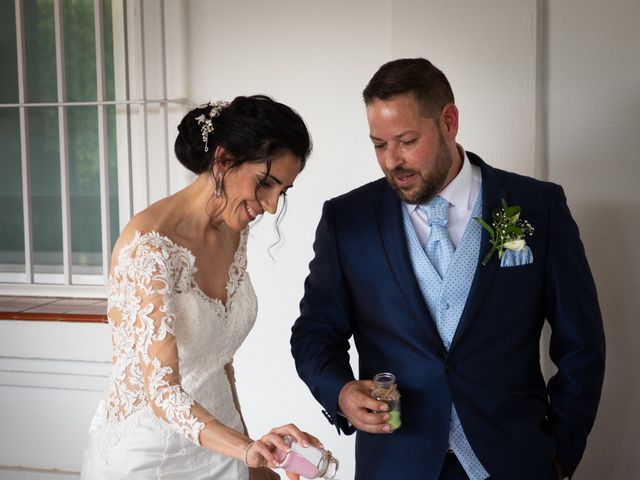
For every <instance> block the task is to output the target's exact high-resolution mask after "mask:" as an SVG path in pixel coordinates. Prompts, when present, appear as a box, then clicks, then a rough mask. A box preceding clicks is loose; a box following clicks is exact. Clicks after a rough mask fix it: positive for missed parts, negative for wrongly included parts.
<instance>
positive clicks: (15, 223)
mask: <svg viewBox="0 0 640 480" xmlns="http://www.w3.org/2000/svg"><path fill="white" fill-rule="evenodd" d="M0 145H2V153H1V154H0V155H1V158H2V175H0V211H2V215H0V231H1V232H2V235H0V264H1V265H2V270H3V271H11V272H24V222H23V214H22V212H23V210H22V168H21V164H20V122H19V113H18V109H17V108H15V109H14V108H2V109H0Z"/></svg>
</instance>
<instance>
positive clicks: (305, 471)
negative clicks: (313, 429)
mask: <svg viewBox="0 0 640 480" xmlns="http://www.w3.org/2000/svg"><path fill="white" fill-rule="evenodd" d="M284 441H285V442H286V444H287V445H288V446H289V447H290V449H291V450H289V452H285V451H284V450H280V449H278V450H276V453H275V456H276V459H277V460H278V462H279V463H278V467H280V468H283V469H285V470H287V471H288V472H293V473H297V474H299V475H300V476H302V477H304V478H309V479H314V478H322V479H324V480H332V479H333V478H334V477H335V476H336V472H337V471H338V464H339V463H338V460H336V459H335V458H333V455H331V452H329V451H328V450H324V449H322V448H316V447H314V446H311V445H309V446H308V447H303V446H302V445H300V444H299V443H298V442H296V441H295V440H294V439H293V437H291V436H289V435H287V436H286V437H284Z"/></svg>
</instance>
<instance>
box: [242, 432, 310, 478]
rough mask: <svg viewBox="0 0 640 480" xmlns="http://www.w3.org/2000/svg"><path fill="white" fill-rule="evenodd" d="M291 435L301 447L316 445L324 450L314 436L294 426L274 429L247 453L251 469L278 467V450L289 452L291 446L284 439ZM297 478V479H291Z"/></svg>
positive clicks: (256, 442) (255, 443) (257, 441)
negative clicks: (276, 453)
mask: <svg viewBox="0 0 640 480" xmlns="http://www.w3.org/2000/svg"><path fill="white" fill-rule="evenodd" d="M286 435H290V436H291V437H293V438H294V439H295V441H296V442H298V443H299V444H300V445H303V446H305V447H306V446H308V445H314V446H316V447H318V448H322V443H320V440H318V439H317V438H316V437H314V436H313V435H310V434H308V433H306V432H303V431H301V430H300V429H299V428H298V427H296V426H295V425H293V424H291V423H290V424H288V425H283V426H282V427H276V428H273V429H272V430H271V431H270V432H269V433H267V434H265V435H263V436H262V438H260V439H259V440H256V441H255V442H254V443H253V444H252V445H251V446H250V447H249V448H248V449H247V452H246V456H245V457H246V461H247V465H248V466H249V467H272V468H274V467H277V465H278V460H277V459H276V457H275V451H276V450H277V449H280V450H284V451H289V446H288V445H287V444H286V442H285V441H284V437H285V436H286ZM289 478H295V477H289Z"/></svg>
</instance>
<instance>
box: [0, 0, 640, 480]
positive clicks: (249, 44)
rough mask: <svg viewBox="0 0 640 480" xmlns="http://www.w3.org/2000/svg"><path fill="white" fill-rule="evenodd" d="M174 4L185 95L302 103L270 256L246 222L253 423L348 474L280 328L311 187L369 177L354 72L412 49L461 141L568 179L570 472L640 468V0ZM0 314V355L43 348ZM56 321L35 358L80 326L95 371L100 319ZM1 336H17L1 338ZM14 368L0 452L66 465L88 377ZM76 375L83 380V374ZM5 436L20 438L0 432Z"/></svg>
mask: <svg viewBox="0 0 640 480" xmlns="http://www.w3.org/2000/svg"><path fill="white" fill-rule="evenodd" d="M187 4H188V7H189V11H188V16H187V21H186V26H187V31H188V32H189V33H188V37H187V39H186V40H187V41H186V45H188V46H189V49H188V50H189V61H188V62H187V64H188V65H189V70H188V72H185V73H186V78H187V79H189V82H188V84H189V86H190V88H189V89H190V97H191V99H192V100H193V102H194V103H197V102H200V101H204V100H209V99H231V98H233V97H234V96H235V95H239V94H253V93H266V94H269V95H272V96H274V97H275V98H276V99H278V100H280V101H283V102H285V103H287V104H289V105H291V106H293V107H294V108H296V109H297V110H298V111H299V112H300V113H301V114H302V116H303V117H304V118H305V120H306V122H307V124H308V126H309V128H310V130H311V133H312V135H313V138H314V143H315V149H314V153H313V155H312V157H311V159H310V160H309V163H308V165H307V168H306V169H305V171H304V172H303V173H302V174H301V175H300V177H299V178H298V180H297V182H296V186H295V188H294V189H292V190H291V192H290V195H289V210H288V212H287V215H286V217H285V220H284V223H283V225H282V227H281V229H282V232H283V233H284V235H285V237H286V243H285V244H284V246H283V247H282V248H280V249H276V250H275V251H273V254H274V256H275V260H272V259H271V258H270V257H269V255H268V254H267V248H268V246H269V245H270V244H271V243H273V242H274V241H275V233H274V230H273V224H272V222H271V221H270V220H268V219H264V221H263V222H262V223H261V224H260V225H259V226H257V227H256V228H255V230H254V231H253V232H252V239H251V243H250V248H249V270H250V273H251V277H252V280H253V283H254V285H255V287H256V291H257V293H258V297H259V302H260V313H259V317H258V322H257V325H256V327H255V329H254V331H253V332H252V333H251V335H250V336H249V338H248V339H247V341H246V342H245V344H244V345H243V347H242V348H241V350H240V352H239V353H238V355H237V358H236V371H237V377H238V382H239V383H238V388H239V393H240V397H241V402H242V405H243V411H244V415H245V417H246V420H247V423H248V426H249V429H250V433H251V434H253V435H254V436H259V435H261V434H262V433H264V432H265V431H267V430H268V429H270V428H271V427H273V426H275V425H279V424H282V423H285V422H289V421H293V422H295V423H297V424H299V425H300V426H301V427H303V428H304V429H306V430H308V431H310V432H312V433H315V434H317V435H318V436H320V437H321V439H322V440H323V442H324V443H325V444H326V445H327V446H328V448H330V449H331V450H333V452H334V453H335V455H336V456H337V457H338V458H339V459H340V460H341V474H340V478H342V479H343V480H345V479H348V478H352V477H353V469H354V462H353V437H344V436H341V437H338V436H336V434H335V430H334V429H333V428H332V427H331V426H330V425H329V424H328V423H327V422H326V421H325V420H324V418H323V417H322V415H321V414H320V407H319V406H318V405H317V404H316V402H315V400H314V399H313V398H312V397H311V394H310V393H309V392H308V390H307V389H306V387H305V386H304V385H303V384H302V382H301V381H300V380H299V379H298V377H297V375H296V373H295V370H294V366H293V360H292V359H291V356H290V354H289V343H288V342H289V333H290V327H291V324H292V323H293V321H294V320H295V318H296V317H297V314H298V302H299V299H300V297H301V295H302V288H303V281H304V278H305V276H306V274H307V264H308V261H309V260H310V259H311V256H312V248H311V245H312V242H313V236H314V231H315V227H316V224H317V221H318V219H319V215H320V209H321V206H322V202H323V201H324V200H325V199H327V198H330V197H332V196H335V195H337V194H339V193H342V192H344V191H347V190H349V189H351V188H353V187H356V186H358V185H360V184H362V183H363V182H366V181H369V180H371V179H374V178H377V177H378V176H379V173H378V167H377V165H376V162H375V160H374V156H373V151H372V148H371V146H370V145H369V141H368V139H367V135H368V131H367V125H366V119H365V114H364V107H363V105H362V102H361V99H360V94H361V91H362V88H363V87H364V85H365V84H366V82H367V80H368V79H369V78H370V77H371V75H372V74H373V73H374V71H375V70H376V69H377V68H378V67H379V66H380V65H381V64H382V63H384V62H385V61H387V60H390V59H392V58H397V57H403V56H425V57H427V58H429V59H431V60H433V61H434V63H435V64H436V65H438V66H439V67H441V68H442V69H443V70H444V72H445V73H446V74H447V75H448V77H449V79H450V81H451V83H452V86H453V89H454V92H455V94H456V97H457V103H458V106H459V108H460V112H461V130H460V135H459V140H460V142H461V143H462V144H463V145H464V146H465V147H466V148H468V149H469V150H472V151H475V152H476V153H478V154H480V155H481V156H483V157H484V158H485V159H486V160H487V161H488V162H490V163H492V164H493V165H496V166H499V167H502V168H507V169H511V170H515V171H518V172H520V173H524V174H529V175H532V174H537V175H540V174H546V172H548V175H549V177H550V179H551V180H553V181H557V182H560V183H562V184H563V185H564V186H565V189H566V193H567V196H568V200H569V204H570V207H571V208H572V211H573V212H574V215H575V217H576V220H577V221H578V224H579V226H580V228H581V231H582V234H583V239H584V242H585V246H586V248H587V254H588V255H589V257H590V259H591V263H592V267H593V271H594V275H595V277H596V282H597V284H598V287H599V292H600V299H601V303H602V309H603V313H604V317H605V328H606V331H607V335H608V348H609V352H608V362H609V363H608V370H607V377H606V381H605V391H604V394H603V400H602V407H601V411H600V415H599V418H598V420H597V422H596V426H595V429H594V432H593V434H592V435H591V437H590V440H589V445H588V448H587V451H586V454H585V459H584V461H583V463H582V465H581V467H580V468H579V470H578V473H577V474H576V475H575V477H574V478H576V479H578V480H590V479H593V480H595V479H602V478H608V479H628V478H635V477H640V463H638V460H637V452H638V451H639V443H638V441H637V439H636V438H635V432H636V431H638V430H639V427H640V416H639V415H638V414H637V413H636V412H634V411H633V410H632V408H633V406H634V405H635V404H637V403H639V401H640V388H639V387H638V385H637V383H636V382H635V379H636V378H637V377H638V375H639V374H640V371H639V370H640V364H639V363H640V362H639V360H638V356H637V355H636V354H635V351H636V349H634V339H635V338H637V337H638V334H639V333H640V331H639V330H638V327H637V324H636V323H634V322H632V318H633V317H632V311H633V310H632V308H633V305H632V302H633V299H634V298H635V297H637V294H638V291H639V287H640V267H639V265H640V262H639V261H638V260H640V259H639V258H638V255H639V254H638V252H637V250H634V245H635V243H634V242H633V239H634V238H636V237H638V236H639V233H640V232H638V226H637V219H638V213H637V212H638V211H639V207H640V205H639V203H640V198H639V196H638V194H637V186H636V184H637V183H638V180H640V175H639V174H640V172H639V166H638V165H640V163H639V162H638V158H637V156H638V155H637V153H636V150H635V148H633V147H636V143H637V141H634V140H635V138H636V136H637V134H636V130H637V125H638V124H639V122H638V120H640V118H639V113H638V112H640V105H639V100H638V98H640V97H638V87H639V86H640V73H639V71H640V70H639V67H638V61H637V59H638V58H640V32H639V27H638V22H637V19H638V18H640V3H638V2H637V1H635V0H627V1H622V0H619V1H616V2H607V4H606V5H605V4H604V3H602V2H599V1H597V0H565V1H562V2H559V1H548V0H538V1H536V0H518V1H513V0H487V1H484V2H481V3H480V2H475V1H473V0H464V1H459V2H446V1H436V0H430V1H419V0H404V1H392V0H373V1H365V0H361V1H348V2H344V1H338V0H334V1H327V2H313V1H310V0H304V1H295V0H273V1H270V2H253V1H248V0H247V1H233V0H228V1H220V0H217V1H208V0H189V1H188V2H187ZM479 5H481V8H480V7H479ZM183 64H184V63H183ZM180 175H182V174H180ZM174 186H175V185H174ZM634 220H636V221H635V222H634ZM602 227H604V228H602ZM0 328H1V329H2V330H0V338H21V339H22V340H21V343H20V342H18V343H15V342H13V341H11V340H6V341H4V342H3V343H2V342H0V352H2V353H1V355H2V357H14V356H15V357H25V358H26V357H30V356H34V355H37V352H38V351H39V349H41V348H44V346H43V342H40V341H36V340H33V339H34V338H36V337H35V330H37V331H38V333H39V334H40V335H42V330H41V328H45V329H46V333H47V335H49V334H50V333H51V328H52V327H51V326H46V325H34V324H30V325H22V324H16V323H14V322H9V323H8V322H0ZM55 328H57V329H58V331H57V333H56V335H58V336H59V337H52V336H49V337H47V338H51V339H53V340H54V341H53V342H49V343H50V344H47V347H46V348H45V349H44V351H45V352H49V353H48V355H50V356H49V357H48V358H65V359H67V358H69V357H68V356H69V355H71V358H72V359H74V360H73V362H76V363H71V364H68V365H67V366H66V367H65V366H64V365H63V367H62V368H64V369H65V372H66V373H65V374H66V375H67V376H69V375H71V374H72V373H73V371H74V368H75V369H77V368H79V367H78V364H77V363H78V361H79V360H82V358H81V357H74V356H73V354H71V353H69V352H70V351H69V350H63V348H69V347H62V346H61V345H58V344H57V343H56V342H55V338H63V339H65V340H64V342H69V341H73V340H74V339H75V341H77V345H78V347H70V348H71V352H73V351H74V348H85V347H87V345H88V347H87V348H89V349H93V351H94V352H93V354H92V361H97V363H95V364H91V363H89V364H83V365H84V366H85V368H84V369H82V374H83V375H90V374H91V373H92V372H93V373H98V372H97V370H94V369H98V370H99V368H100V366H99V365H100V363H99V361H100V360H101V359H106V358H108V351H103V350H104V349H105V348H107V347H108V343H107V342H108V331H107V330H106V329H105V328H104V327H102V326H78V325H68V326H67V325H58V326H56V327H55ZM16 335H18V337H16ZM51 335H53V334H52V333H51ZM61 341H62V340H61ZM105 345H107V347H105ZM9 346H10V347H11V349H12V350H11V352H12V353H11V354H10V355H7V354H5V349H6V348H8V347H9ZM107 350H108V348H107ZM60 352H65V353H64V354H62V353H60ZM61 355H62V356H61ZM65 355H67V356H65ZM45 358H47V357H45ZM0 360H2V358H0ZM2 361H4V360H2ZM25 362H26V363H23V364H22V365H18V366H17V367H16V366H15V365H13V364H12V365H8V364H7V363H5V364H0V373H2V372H3V371H8V370H11V369H12V368H13V369H14V371H20V369H21V368H27V367H28V368H30V369H31V370H36V371H37V367H41V366H42V365H39V364H38V365H36V364H35V363H32V362H33V360H25ZM27 364H28V365H27ZM3 365H4V367H6V368H4V369H3ZM60 365H61V364H59V363H56V362H51V363H49V364H47V365H46V368H47V369H48V371H52V370H53V369H54V367H55V366H60ZM89 365H91V366H90V367H89ZM18 367H20V368H18ZM19 377H20V375H17V374H16V375H14V377H13V379H14V380H9V379H8V377H7V376H6V375H4V376H2V375H0V394H2V395H1V396H0V412H3V413H0V415H4V416H3V417H0V422H1V423H2V425H3V426H5V425H9V426H10V428H3V429H2V431H0V444H1V445H2V446H3V447H2V449H0V464H5V465H15V464H17V463H20V464H23V465H29V466H43V467H46V466H49V467H57V468H69V469H73V468H77V466H78V464H79V461H80V460H79V459H80V452H81V450H82V444H83V441H84V437H83V436H82V432H83V431H85V429H86V427H87V426H88V425H87V422H88V416H90V412H91V411H92V409H93V408H94V406H95V403H96V402H97V400H96V398H97V393H95V392H94V393H89V394H85V393H82V392H80V391H79V390H69V391H67V393H60V392H58V391H52V390H50V389H44V388H38V389H37V390H33V389H29V388H24V387H13V386H11V385H12V382H15V381H17V380H15V378H19ZM29 378H32V379H33V378H35V377H29ZM83 378H84V377H83ZM41 381H42V380H38V381H36V380H33V383H34V384H35V385H36V386H37V385H38V382H41ZM84 381H85V380H83V382H84ZM86 382H87V383H86V384H87V385H93V383H91V382H92V381H90V380H89V379H88V377H86ZM69 392H75V393H69ZM36 395H37V396H38V397H37V398H38V401H37V402H36V401H35V400H34V399H35V398H36ZM16 405H21V406H22V408H16ZM39 409H40V410H39ZM6 411H9V412H13V411H17V412H18V413H17V414H16V415H12V414H7V413H6ZM60 416H62V417H63V418H64V417H65V416H66V418H65V420H66V422H65V423H64V425H65V426H64V427H63V426H61V424H60V423H56V422H58V420H56V418H57V417H60ZM23 418H25V419H28V418H36V419H37V420H38V422H36V423H37V424H38V425H42V426H44V432H43V436H44V437H45V439H46V440H43V441H44V442H45V443H46V445H47V446H45V445H43V446H42V447H41V448H39V449H38V450H37V451H36V452H34V451H33V449H29V448H28V445H29V441H30V437H29V436H27V435H26V434H25V433H24V432H23V431H22V430H21V428H20V425H21V424H22V421H21V419H23ZM5 422H6V423H5ZM61 431H62V432H64V434H60V432H61ZM67 432H70V433H69V434H68V435H67ZM16 438H17V439H18V440H16ZM61 440H64V441H61ZM47 442H48V443H47ZM10 444H16V445H18V446H16V447H15V448H14V447H11V448H6V447H5V445H10ZM54 444H55V446H54Z"/></svg>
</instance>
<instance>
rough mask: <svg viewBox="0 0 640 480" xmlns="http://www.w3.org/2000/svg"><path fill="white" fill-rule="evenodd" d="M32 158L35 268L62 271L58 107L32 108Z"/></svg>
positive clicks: (31, 184)
mask: <svg viewBox="0 0 640 480" xmlns="http://www.w3.org/2000/svg"><path fill="white" fill-rule="evenodd" d="M27 118H28V125H29V126H28V129H29V130H28V132H29V161H30V168H29V170H30V186H31V211H32V221H33V225H32V231H33V250H34V252H33V256H34V264H35V265H34V271H35V272H37V273H61V272H62V207H61V197H60V150H59V146H58V145H59V143H58V112H57V109H56V108H42V107H40V108H38V107H33V108H29V109H28V111H27Z"/></svg>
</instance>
